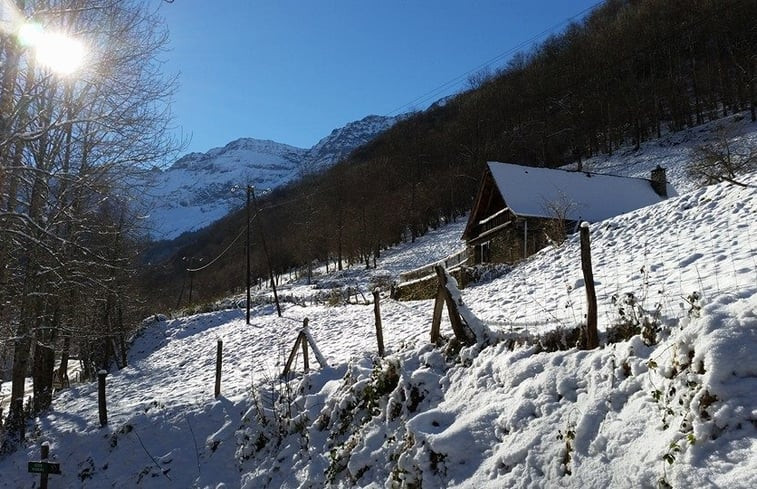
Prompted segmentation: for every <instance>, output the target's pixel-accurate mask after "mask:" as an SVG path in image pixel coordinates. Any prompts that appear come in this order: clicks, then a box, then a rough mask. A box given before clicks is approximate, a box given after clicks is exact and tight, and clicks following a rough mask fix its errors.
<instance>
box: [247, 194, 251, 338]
mask: <svg viewBox="0 0 757 489" xmlns="http://www.w3.org/2000/svg"><path fill="white" fill-rule="evenodd" d="M251 193H252V187H251V186H250V185H247V246H246V250H247V324H250V287H251V285H252V284H251V283H250V194H251Z"/></svg>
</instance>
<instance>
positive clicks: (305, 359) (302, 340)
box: [300, 333, 310, 373]
mask: <svg viewBox="0 0 757 489" xmlns="http://www.w3.org/2000/svg"><path fill="white" fill-rule="evenodd" d="M300 336H301V338H300V344H301V345H302V368H303V370H304V371H305V373H307V372H308V371H310V362H309V361H308V341H307V339H306V338H305V333H300Z"/></svg>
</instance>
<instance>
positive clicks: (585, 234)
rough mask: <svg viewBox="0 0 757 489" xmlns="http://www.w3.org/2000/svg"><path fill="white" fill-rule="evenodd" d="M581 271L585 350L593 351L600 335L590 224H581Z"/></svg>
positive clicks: (597, 344)
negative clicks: (584, 287) (584, 295)
mask: <svg viewBox="0 0 757 489" xmlns="http://www.w3.org/2000/svg"><path fill="white" fill-rule="evenodd" d="M581 270H582V271H583V275H584V285H585V286H586V302H587V312H586V344H585V348H586V349H587V350H592V349H594V348H597V347H598V346H599V333H598V332H597V292H596V290H595V289H594V273H593V272H592V269H591V246H590V243H589V223H588V222H583V223H581Z"/></svg>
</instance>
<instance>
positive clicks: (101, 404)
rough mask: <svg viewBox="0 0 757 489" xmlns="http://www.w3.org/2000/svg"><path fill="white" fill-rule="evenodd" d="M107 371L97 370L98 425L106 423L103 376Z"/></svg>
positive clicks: (106, 412) (106, 410)
mask: <svg viewBox="0 0 757 489" xmlns="http://www.w3.org/2000/svg"><path fill="white" fill-rule="evenodd" d="M106 375H108V372H106V371H105V370H100V371H99V372H97V411H98V413H99V414H100V426H101V427H102V426H105V425H107V424H108V409H107V406H106V405H105V376H106Z"/></svg>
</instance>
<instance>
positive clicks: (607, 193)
mask: <svg viewBox="0 0 757 489" xmlns="http://www.w3.org/2000/svg"><path fill="white" fill-rule="evenodd" d="M674 195H676V193H675V189H673V187H671V186H670V185H669V184H668V183H667V181H666V178H665V170H664V169H663V168H660V167H659V166H658V167H657V168H656V169H654V170H653V171H652V175H651V178H650V179H644V178H630V177H619V176H614V175H602V174H598V173H590V172H576V171H566V170H557V169H549V168H536V167H529V166H521V165H513V164H510V163H498V162H489V163H487V165H486V169H485V170H484V175H483V178H482V180H481V185H480V187H479V190H478V194H477V196H476V200H475V201H474V206H473V209H472V210H471V213H470V215H469V217H468V223H467V225H466V227H465V231H464V232H463V236H462V239H463V240H465V242H466V245H467V247H468V249H469V251H470V254H471V256H473V258H474V260H473V261H474V263H486V262H496V263H512V262H515V261H517V260H520V259H522V258H524V257H527V256H529V255H531V254H533V253H535V252H536V251H538V250H540V249H541V248H543V247H544V246H546V245H547V244H548V242H549V241H550V240H555V241H559V240H561V239H562V238H564V236H565V234H570V233H572V232H574V231H575V229H576V227H577V225H578V223H580V222H581V221H588V222H596V221H601V220H604V219H608V218H610V217H613V216H617V215H620V214H624V213H626V212H630V211H633V210H636V209H639V208H641V207H645V206H647V205H651V204H656V203H658V202H660V201H662V200H664V199H666V198H667V197H668V196H674Z"/></svg>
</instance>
